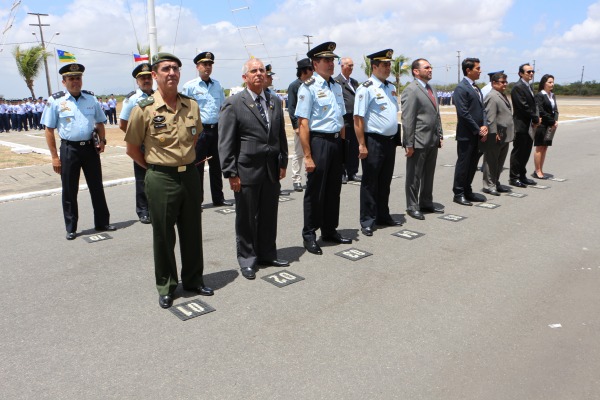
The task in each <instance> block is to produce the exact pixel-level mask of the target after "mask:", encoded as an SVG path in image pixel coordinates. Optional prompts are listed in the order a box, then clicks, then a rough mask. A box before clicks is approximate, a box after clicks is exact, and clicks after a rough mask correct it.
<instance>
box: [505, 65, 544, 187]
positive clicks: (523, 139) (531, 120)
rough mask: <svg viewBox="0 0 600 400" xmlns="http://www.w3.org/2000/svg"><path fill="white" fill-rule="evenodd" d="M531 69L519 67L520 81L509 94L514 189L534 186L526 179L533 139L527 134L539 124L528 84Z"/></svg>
mask: <svg viewBox="0 0 600 400" xmlns="http://www.w3.org/2000/svg"><path fill="white" fill-rule="evenodd" d="M533 73H534V71H533V68H532V67H531V65H529V64H523V65H521V66H520V67H519V76H520V77H521V79H520V80H519V82H517V83H516V84H515V86H514V87H513V89H512V91H511V92H510V98H511V100H512V104H513V120H514V123H515V140H514V142H513V149H512V151H511V153H510V180H509V183H510V184H511V185H513V186H516V187H526V186H527V185H535V184H536V182H535V181H534V180H533V179H529V178H527V169H526V166H527V161H529V156H530V155H531V149H532V147H533V137H532V136H531V135H530V134H529V128H530V127H531V128H532V129H533V131H534V132H535V129H536V128H537V126H538V125H539V123H540V117H539V116H538V111H537V107H536V105H535V98H534V97H533V90H532V89H531V86H529V82H531V80H532V79H533Z"/></svg>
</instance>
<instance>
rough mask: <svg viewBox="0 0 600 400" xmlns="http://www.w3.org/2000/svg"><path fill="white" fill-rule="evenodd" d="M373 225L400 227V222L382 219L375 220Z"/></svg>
mask: <svg viewBox="0 0 600 400" xmlns="http://www.w3.org/2000/svg"><path fill="white" fill-rule="evenodd" d="M375 223H376V224H377V225H381V226H400V225H402V222H400V221H396V220H395V219H392V218H390V219H384V220H377V221H375Z"/></svg>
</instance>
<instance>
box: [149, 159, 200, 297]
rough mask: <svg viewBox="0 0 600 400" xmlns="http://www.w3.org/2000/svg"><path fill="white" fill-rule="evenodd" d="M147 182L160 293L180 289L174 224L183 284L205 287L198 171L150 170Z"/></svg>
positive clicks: (189, 168) (192, 169)
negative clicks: (177, 237) (177, 236)
mask: <svg viewBox="0 0 600 400" xmlns="http://www.w3.org/2000/svg"><path fill="white" fill-rule="evenodd" d="M157 169H158V168H157ZM144 182H145V189H146V197H147V198H148V209H149V211H150V217H151V218H152V230H153V236H154V240H153V243H154V245H153V246H154V271H155V275H156V288H157V289H158V294H159V295H161V296H162V295H166V294H169V293H173V292H174V291H175V288H176V287H177V281H178V279H177V263H176V261H175V242H176V236H175V225H177V233H178V234H179V248H180V251H181V282H182V283H183V286H184V287H186V288H188V287H189V288H195V287H198V286H203V281H202V273H203V270H204V259H203V254H202V214H201V213H202V209H201V203H202V186H201V185H200V176H199V175H198V171H197V169H196V168H193V167H189V166H188V168H187V170H186V171H185V172H177V171H176V169H173V171H171V172H165V171H164V170H160V171H159V170H153V169H152V167H149V168H148V171H147V173H146V179H145V181H144Z"/></svg>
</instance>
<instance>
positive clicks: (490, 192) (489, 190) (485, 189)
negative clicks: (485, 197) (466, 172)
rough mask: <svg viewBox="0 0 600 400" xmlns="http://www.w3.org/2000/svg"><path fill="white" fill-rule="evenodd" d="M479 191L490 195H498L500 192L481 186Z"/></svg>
mask: <svg viewBox="0 0 600 400" xmlns="http://www.w3.org/2000/svg"><path fill="white" fill-rule="evenodd" d="M481 191H482V192H483V193H487V194H491V195H492V196H500V193H498V191H497V190H496V189H488V188H483V189H481Z"/></svg>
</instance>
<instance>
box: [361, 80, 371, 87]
mask: <svg viewBox="0 0 600 400" xmlns="http://www.w3.org/2000/svg"><path fill="white" fill-rule="evenodd" d="M372 84H373V81H372V80H370V79H369V80H368V81H366V82H363V84H362V86H364V87H369V86H371V85H372Z"/></svg>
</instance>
